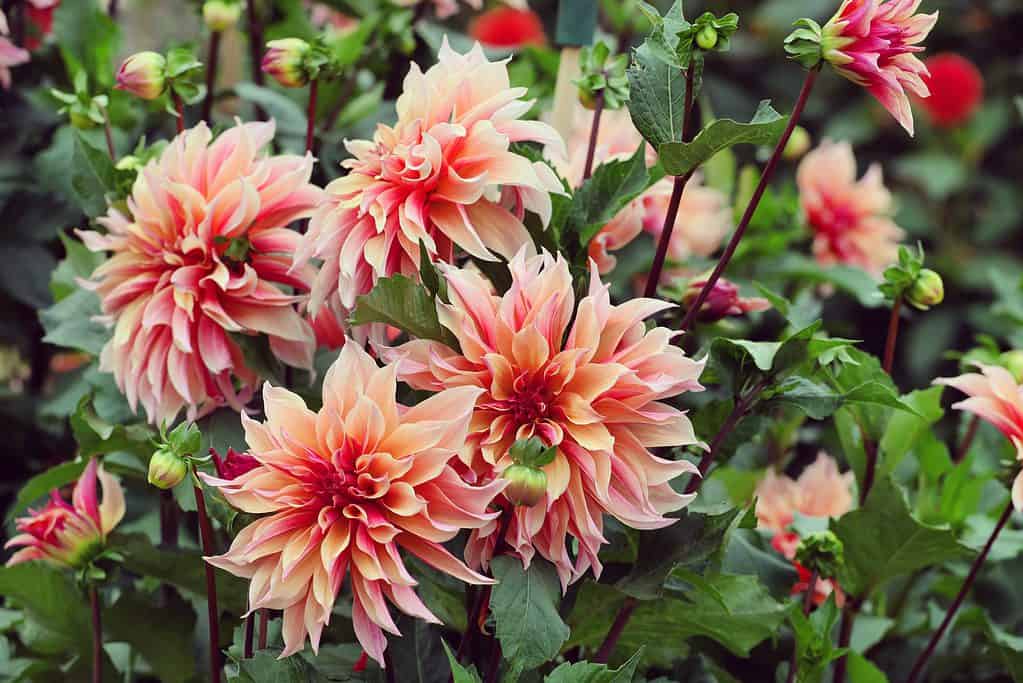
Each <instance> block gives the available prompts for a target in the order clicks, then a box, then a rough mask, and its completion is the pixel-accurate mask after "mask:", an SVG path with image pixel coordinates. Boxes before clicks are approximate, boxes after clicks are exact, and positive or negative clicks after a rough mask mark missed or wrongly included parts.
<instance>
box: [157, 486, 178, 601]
mask: <svg viewBox="0 0 1023 683" xmlns="http://www.w3.org/2000/svg"><path fill="white" fill-rule="evenodd" d="M177 546H178V505H177V503H176V502H175V501H174V493H173V492H172V491H170V490H169V489H163V490H161V491H160V547H161V548H162V549H164V550H167V549H169V548H176V547H177ZM161 589H162V590H161V593H162V595H163V601H164V604H165V605H167V604H169V603H170V600H171V596H172V595H173V594H174V588H173V587H172V586H171V585H170V584H169V583H165V584H163V585H162V586H161Z"/></svg>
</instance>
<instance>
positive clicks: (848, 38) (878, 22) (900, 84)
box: [821, 0, 938, 135]
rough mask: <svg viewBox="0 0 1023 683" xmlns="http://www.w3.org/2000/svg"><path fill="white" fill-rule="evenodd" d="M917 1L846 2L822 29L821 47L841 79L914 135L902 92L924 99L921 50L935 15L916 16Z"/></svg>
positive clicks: (926, 92) (923, 71) (905, 97)
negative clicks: (863, 92)
mask: <svg viewBox="0 0 1023 683" xmlns="http://www.w3.org/2000/svg"><path fill="white" fill-rule="evenodd" d="M918 7H920V0H845V1H844V2H843V3H842V6H841V7H839V9H838V12H836V13H835V16H833V17H832V18H831V19H830V21H828V23H827V24H825V26H824V29H823V37H822V40H821V48H822V53H823V56H824V59H826V60H827V61H828V62H829V63H830V64H831V65H832V66H833V67H834V68H835V71H837V72H838V73H839V74H841V75H842V76H844V77H846V78H848V79H849V80H850V81H852V82H853V83H856V84H858V85H861V86H863V87H865V88H867V90H869V91H870V94H871V95H873V96H874V97H875V98H877V100H878V102H880V103H881V105H882V106H883V107H884V108H885V109H887V110H888V111H889V112H890V113H891V115H892V116H894V117H895V120H896V121H898V122H899V124H900V125H902V127H903V128H905V129H906V131H907V132H908V133H909V134H910V135H912V134H913V110H912V108H911V107H910V106H909V97H908V96H907V95H906V91H907V90H908V91H909V92H911V93H913V94H914V95H917V96H919V97H927V95H928V94H929V93H928V90H927V84H926V83H925V82H924V80H923V79H924V78H925V77H926V76H927V67H926V66H924V64H923V62H921V61H920V60H919V59H918V58H917V57H916V55H915V53H917V52H922V51H923V49H924V48H923V46H922V45H920V44H919V43H921V42H923V40H924V38H926V37H927V34H929V33H930V32H931V29H932V28H934V24H935V23H937V21H938V13H937V12H935V13H934V14H915V12H916V10H917V8H918Z"/></svg>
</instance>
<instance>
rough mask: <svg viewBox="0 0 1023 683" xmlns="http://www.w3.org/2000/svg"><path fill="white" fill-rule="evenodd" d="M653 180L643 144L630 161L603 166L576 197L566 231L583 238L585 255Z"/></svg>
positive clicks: (583, 185)
mask: <svg viewBox="0 0 1023 683" xmlns="http://www.w3.org/2000/svg"><path fill="white" fill-rule="evenodd" d="M651 180H652V179H651V173H650V172H649V171H648V170H647V167H646V145H640V146H639V147H638V148H637V149H636V152H635V153H634V154H633V155H632V156H631V157H629V158H628V159H617V160H615V161H610V162H608V163H605V164H601V165H600V166H598V167H597V169H596V170H595V171H594V172H593V175H592V176H591V177H590V178H589V179H588V180H586V182H584V183H583V184H582V187H580V188H579V189H578V190H576V192H575V194H574V195H572V204H571V206H570V207H569V209H568V217H567V219H566V222H565V232H566V233H567V234H573V233H574V234H577V235H579V244H580V245H581V246H582V247H583V250H582V253H586V249H585V247H586V245H587V244H589V243H590V240H591V239H593V237H594V235H596V234H597V233H598V232H600V230H601V228H603V227H604V226H605V225H607V224H608V222H609V221H610V220H611V219H612V218H614V217H615V216H616V215H617V214H618V212H619V211H621V209H622V207H624V206H625V205H626V204H628V203H629V202H631V201H632V200H633V199H635V198H636V197H638V196H639V195H640V194H641V193H642V192H643V191H644V190H646V189H647V188H648V187H649V186H650V184H651Z"/></svg>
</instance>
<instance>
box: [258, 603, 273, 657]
mask: <svg viewBox="0 0 1023 683" xmlns="http://www.w3.org/2000/svg"><path fill="white" fill-rule="evenodd" d="M269 628H270V610H268V609H266V608H263V609H261V610H259V649H260V650H265V649H266V645H267V631H269Z"/></svg>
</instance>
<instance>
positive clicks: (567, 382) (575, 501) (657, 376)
mask: <svg viewBox="0 0 1023 683" xmlns="http://www.w3.org/2000/svg"><path fill="white" fill-rule="evenodd" d="M510 270H511V275H512V285H511V288H510V289H509V291H508V292H507V293H506V294H505V295H504V296H496V295H494V294H492V293H491V290H490V289H489V285H488V284H487V283H486V282H485V281H484V280H483V279H482V278H481V277H480V276H479V275H477V274H476V273H473V272H470V271H466V270H459V269H456V268H453V267H450V266H443V267H442V272H443V273H444V277H445V278H446V279H447V284H448V292H449V295H450V300H451V303H450V304H445V303H440V302H439V303H438V305H437V309H438V314H439V315H440V319H441V322H442V323H443V324H444V325H445V326H446V327H447V328H448V329H449V330H451V332H452V333H453V334H454V335H455V337H456V338H457V339H458V342H459V345H460V348H461V351H460V352H459V351H454V350H452V349H450V348H448V347H447V346H444V345H443V344H440V343H438V342H434V341H427V340H413V341H410V342H407V343H405V344H403V345H401V346H399V347H397V348H395V349H389V350H387V351H386V352H385V353H387V354H389V355H390V356H391V357H396V358H400V363H399V373H400V376H401V378H402V379H403V380H405V381H406V382H408V383H409V384H410V385H412V386H413V387H414V388H417V389H425V390H430V391H440V390H442V389H445V388H447V387H458V386H470V387H477V388H479V389H480V390H482V391H481V394H480V396H479V399H478V400H477V401H476V410H475V412H474V413H473V417H472V423H471V425H470V428H469V435H468V437H467V446H468V449H467V451H466V452H465V454H464V456H465V458H466V459H465V464H466V465H467V466H468V467H469V468H470V470H471V472H470V473H469V475H468V476H472V475H475V476H476V477H478V478H479V479H480V480H482V481H487V480H489V479H490V478H492V477H495V476H499V475H500V473H501V472H503V471H504V470H505V469H506V468H508V467H509V466H510V465H512V464H513V462H512V459H511V457H510V456H509V454H508V450H509V448H510V447H511V446H512V444H513V443H514V442H515V441H516V440H518V439H524V438H529V437H531V436H537V437H539V438H540V439H541V440H542V441H543V442H544V443H545V444H546V445H548V446H557V447H558V450H557V454H556V456H555V458H554V461H553V462H551V463H550V464H549V465H546V466H545V467H544V471H545V473H546V475H547V492H546V495H545V497H544V498H545V499H544V500H541V501H540V503H539V504H537V505H535V506H533V507H514V508H511V507H510V506H509V505H508V503H507V501H504V500H503V498H502V499H500V500H499V503H500V504H502V505H503V506H505V507H507V508H509V509H508V510H507V511H506V514H508V515H510V523H509V524H508V527H507V531H506V533H505V536H504V541H506V542H507V544H508V546H509V547H510V548H511V549H512V551H513V552H514V553H516V554H517V555H518V556H519V557H520V558H521V559H522V561H523V563H524V564H527V565H528V564H529V562H530V560H531V558H532V557H533V555H534V553H539V554H540V555H541V556H543V557H545V558H547V559H548V560H550V561H551V562H553V563H554V565H555V566H556V567H557V570H558V574H559V576H560V577H561V582H562V585H563V586H567V585H568V584H569V583H570V582H572V581H574V580H576V579H578V578H579V577H580V576H582V574H584V573H585V572H586V570H587V569H588V568H590V567H593V569H594V572H595V573H596V574H599V573H600V569H601V565H600V560H599V559H598V557H597V553H598V551H599V550H600V546H601V544H602V543H604V542H605V539H604V536H603V515H604V513H608V514H610V515H612V516H614V517H615V518H617V519H618V520H620V521H621V522H623V523H624V524H627V525H629V526H632V527H634V528H637V529H655V528H660V527H664V526H668V525H669V524H671V523H672V522H673V521H674V520H673V519H670V518H667V517H665V516H664V514H665V513H667V512H670V511H673V510H678V509H680V508H682V507H684V506H685V505H686V504H687V503H689V501H690V500H691V499H692V498H693V496H685V495H680V494H678V493H676V492H675V491H674V490H673V489H672V487H671V485H670V483H669V482H670V481H671V480H672V479H674V478H675V477H677V476H678V475H680V474H682V473H683V472H695V471H696V468H695V466H694V465H692V464H691V463H689V462H687V461H684V460H680V461H672V460H664V459H661V458H659V457H656V456H654V455H653V454H652V453H651V452H650V449H651V448H657V447H662V446H683V445H689V444H697V443H698V441H697V439H696V437H695V435H694V434H693V427H692V425H691V424H690V422H689V419H688V418H687V417H686V414H685V413H684V412H683V411H680V410H678V409H676V408H674V407H672V406H670V405H668V404H667V403H665V402H663V401H664V399H669V398H672V397H675V396H678V395H680V394H682V393H684V392H686V391H699V390H702V388H703V387H701V386H700V383H699V381H698V380H699V377H700V374H701V372H702V370H703V362H702V361H695V360H693V359H691V358H687V357H686V356H685V354H684V353H683V352H682V351H681V349H679V348H678V347H677V346H674V345H673V344H672V343H671V339H672V337H673V336H674V334H673V333H672V332H671V331H669V330H667V329H665V328H663V327H655V328H653V329H651V330H647V328H646V326H645V324H644V322H643V320H644V319H645V318H647V317H648V316H650V315H653V314H655V313H657V312H658V311H661V310H664V309H666V308H669V307H671V304H669V303H666V302H663V301H658V300H654V299H634V300H632V301H629V302H628V303H625V304H623V305H621V306H614V305H612V304H611V301H610V298H609V295H608V288H607V286H606V285H604V284H602V283H601V282H600V278H599V276H598V274H597V272H596V269H595V267H593V266H591V271H592V272H591V278H590V287H589V292H588V294H587V295H586V296H585V297H584V298H583V299H582V300H580V301H579V302H578V306H576V302H575V297H574V295H573V290H572V277H571V275H570V274H569V269H568V264H567V263H566V262H565V261H564V260H563V259H561V258H560V257H558V258H557V259H555V258H553V257H551V256H550V255H548V254H543V255H540V256H527V254H526V250H525V249H524V250H523V251H521V252H520V253H519V254H518V255H517V256H516V257H515V258H514V259H513V260H512V262H511V264H510ZM573 312H575V313H574V318H573ZM701 445H702V444H701ZM499 528H500V526H499V524H498V522H496V521H494V522H491V523H489V524H487V525H486V526H484V527H482V528H480V529H479V530H478V531H476V532H474V533H473V534H472V536H471V538H470V541H469V545H468V548H467V551H466V552H467V555H468V557H469V559H470V563H471V564H472V565H473V566H483V567H486V566H487V565H488V562H489V560H490V558H491V556H492V555H493V552H494V546H495V544H496V543H497V540H498V539H497V535H498V530H499ZM569 536H571V537H572V538H574V539H576V541H578V546H577V548H576V549H573V545H574V544H572V543H570V542H569V539H568V537H569ZM573 555H574V556H575V557H574V560H573Z"/></svg>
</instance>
